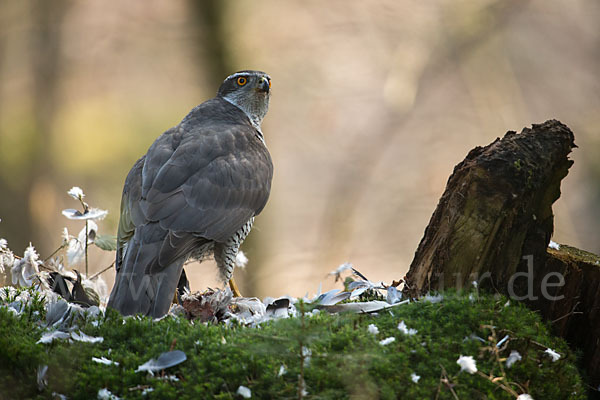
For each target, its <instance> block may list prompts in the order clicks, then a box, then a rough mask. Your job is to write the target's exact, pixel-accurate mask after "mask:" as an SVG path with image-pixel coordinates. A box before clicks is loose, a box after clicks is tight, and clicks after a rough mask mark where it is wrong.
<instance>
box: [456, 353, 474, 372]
mask: <svg viewBox="0 0 600 400" xmlns="http://www.w3.org/2000/svg"><path fill="white" fill-rule="evenodd" d="M456 363H457V364H458V365H460V370H461V371H467V372H468V373H470V374H474V373H475V372H477V365H476V363H475V360H474V359H473V356H463V355H461V356H460V357H458V360H456Z"/></svg>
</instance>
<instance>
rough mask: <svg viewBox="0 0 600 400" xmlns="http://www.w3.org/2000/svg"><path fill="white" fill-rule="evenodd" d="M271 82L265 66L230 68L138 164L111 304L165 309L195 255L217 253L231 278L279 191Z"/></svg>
mask: <svg viewBox="0 0 600 400" xmlns="http://www.w3.org/2000/svg"><path fill="white" fill-rule="evenodd" d="M270 88H271V78H270V77H269V76H268V75H267V74H265V73H264V72H259V71H241V72H237V73H235V74H233V75H231V76H229V77H227V79H225V81H224V82H223V83H222V84H221V87H220V88H219V91H218V93H217V96H216V97H215V98H213V99H210V100H208V101H206V102H204V103H202V104H200V105H199V106H197V107H196V108H194V109H193V110H192V111H191V112H190V113H189V114H188V115H187V116H186V117H185V118H184V119H183V120H182V121H181V122H180V123H179V125H177V126H175V127H173V128H171V129H169V130H168V131H166V132H165V133H163V134H162V135H161V136H159V137H158V139H156V141H155V142H154V143H153V144H152V146H150V149H149V150H148V152H147V153H146V155H145V156H143V157H142V158H140V159H139V160H138V161H137V162H136V163H135V165H134V166H133V168H132V169H131V171H130V172H129V174H128V175H127V178H126V180H125V187H124V188H123V197H122V199H121V216H120V220H119V230H118V235H117V247H118V248H117V259H116V264H115V265H116V270H117V275H116V278H115V285H114V287H113V289H112V292H111V294H110V299H109V302H108V306H109V307H112V308H114V309H116V310H118V311H120V312H121V313H122V314H124V315H131V314H136V313H141V314H146V315H150V316H153V317H161V316H163V315H165V314H166V313H167V312H168V311H169V307H170V305H171V302H172V299H173V296H174V294H175V289H176V287H177V284H178V282H179V279H180V276H181V273H182V269H183V264H184V262H185V261H186V260H187V259H189V258H196V259H199V260H202V259H204V258H206V257H207V256H209V255H214V258H215V260H216V262H217V266H218V268H219V271H220V274H221V277H222V278H223V280H224V281H225V282H226V281H228V280H230V279H231V277H232V273H233V267H234V261H235V258H236V255H237V253H238V249H239V247H240V245H241V244H242V242H243V241H244V239H245V238H246V236H247V235H248V233H249V232H250V229H251V227H252V223H253V221H254V217H255V216H256V215H258V214H259V213H260V212H261V211H262V209H263V207H264V206H265V204H266V202H267V199H268V198H269V192H270V190H271V179H272V177H273V165H272V162H271V156H270V155H269V151H268V150H267V147H266V145H265V140H264V137H263V134H262V131H261V123H262V120H263V118H264V117H265V115H266V114H267V110H268V107H269V98H270V95H271V89H270ZM232 282H233V281H232V280H231V281H230V284H232ZM233 286H234V285H233Z"/></svg>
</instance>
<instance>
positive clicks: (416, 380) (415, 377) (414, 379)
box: [410, 372, 421, 383]
mask: <svg viewBox="0 0 600 400" xmlns="http://www.w3.org/2000/svg"><path fill="white" fill-rule="evenodd" d="M410 379H412V381H413V382H414V383H419V379H421V376H419V375H417V374H415V373H414V372H413V373H412V374H410Z"/></svg>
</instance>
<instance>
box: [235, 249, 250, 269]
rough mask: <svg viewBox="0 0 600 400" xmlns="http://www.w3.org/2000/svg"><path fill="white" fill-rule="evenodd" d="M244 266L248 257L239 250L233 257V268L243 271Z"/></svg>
mask: <svg viewBox="0 0 600 400" xmlns="http://www.w3.org/2000/svg"><path fill="white" fill-rule="evenodd" d="M246 265H248V257H246V255H245V254H244V252H243V251H241V250H240V251H238V253H237V255H236V256H235V266H236V267H238V268H240V269H244V268H246Z"/></svg>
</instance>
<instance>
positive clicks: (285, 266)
mask: <svg viewBox="0 0 600 400" xmlns="http://www.w3.org/2000/svg"><path fill="white" fill-rule="evenodd" d="M599 27H600V2H598V1H596V0H570V1H568V2H565V1H558V0H536V1H524V0H512V1H511V0H482V1H471V0H462V1H457V0H452V1H451V0H431V1H418V0H412V1H408V0H403V1H398V0H371V1H368V2H367V1H347V0H331V1H317V0H294V1H276V0H264V1H252V0H236V1H233V0H228V1H226V0H220V1H210V0H201V1H200V0H198V1H196V0H187V1H186V0H146V1H136V2H131V1H129V2H121V1H101V0H91V1H74V0H54V1H48V0H24V1H9V0H0V218H1V219H2V221H1V222H0V237H2V238H6V239H7V240H8V244H9V246H10V247H11V248H12V249H13V250H14V251H15V253H17V254H22V252H23V250H24V248H25V247H26V246H27V244H28V243H29V242H30V241H31V242H32V243H33V244H34V246H36V248H37V249H38V250H39V251H40V252H41V253H42V255H43V256H47V255H49V254H50V253H51V252H52V251H53V250H54V249H55V248H56V247H58V246H59V245H60V244H61V241H62V239H61V232H62V229H63V227H64V226H67V227H68V228H69V231H70V232H71V233H72V234H77V232H78V231H79V230H80V229H81V227H82V224H81V222H77V221H69V220H67V219H66V218H64V217H63V216H62V215H61V212H60V211H61V210H62V209H64V208H75V207H77V206H78V205H77V203H76V202H75V201H74V200H73V199H71V198H70V197H68V196H67V193H66V192H67V190H68V189H69V188H71V187H72V186H80V187H82V188H83V190H84V191H85V193H86V195H87V197H86V200H87V201H88V202H89V203H90V204H91V205H93V206H96V207H99V208H103V209H108V210H109V215H108V217H107V218H106V219H105V220H103V221H100V222H99V225H100V233H104V234H108V233H110V234H114V233H115V232H116V226H117V223H118V215H119V204H120V196H121V190H122V186H123V182H124V179H125V176H126V175H127V173H128V171H129V169H130V168H131V166H132V165H133V163H134V162H135V161H136V160H137V159H138V158H139V157H140V156H141V155H142V154H144V153H145V152H146V150H147V148H148V147H149V146H150V144H151V143H152V142H153V141H154V139H155V138H156V137H157V136H158V135H160V134H161V133H162V132H163V131H165V130H166V129H168V128H169V127H171V126H173V125H175V124H177V123H178V122H179V121H180V120H181V118H183V117H184V116H185V115H186V114H187V112H188V111H189V110H190V109H191V108H192V107H194V106H195V105H197V104H199V103H201V102H203V101H204V100H206V99H208V98H210V97H213V96H214V94H215V92H216V90H217V88H218V86H219V84H220V83H221V81H222V80H223V79H224V78H225V77H226V76H227V75H228V74H230V73H232V72H234V71H236V70H240V69H259V70H263V71H266V72H268V73H269V74H270V75H271V77H272V79H273V96H272V99H271V107H270V111H269V114H268V115H267V118H266V119H265V122H264V125H263V131H264V133H265V137H266V140H267V144H268V146H269V149H270V151H271V154H272V156H273V161H274V165H275V176H274V181H273V189H272V193H271V199H270V201H269V203H268V204H267V207H266V208H265V210H264V211H263V214H262V215H261V216H260V217H259V218H258V219H257V221H256V223H255V228H254V230H253V231H252V234H251V235H250V237H249V239H248V240H247V243H246V244H245V245H244V246H243V249H244V250H245V252H246V255H247V256H248V258H249V259H250V263H249V265H248V267H247V268H246V270H244V271H237V272H236V276H237V277H238V281H239V283H240V286H241V289H242V292H243V293H244V294H245V295H257V296H266V295H270V296H277V295H282V294H291V295H300V296H301V295H303V294H304V293H305V292H306V291H310V292H311V293H314V292H315V291H316V289H317V287H318V285H319V282H323V289H328V288H330V287H332V286H333V285H334V283H333V279H331V278H326V274H327V272H329V271H331V270H333V269H335V268H336V267H337V266H338V265H339V264H341V263H343V262H351V263H353V264H354V265H355V266H356V267H357V268H358V269H359V270H360V271H362V272H363V273H364V274H365V275H367V277H369V278H370V279H372V280H384V281H391V280H392V279H400V278H402V277H403V276H404V274H405V272H406V270H407V269H408V265H409V263H410V261H411V260H412V256H413V254H414V251H415V249H416V247H417V245H418V243H419V240H420V239H421V237H422V235H423V231H424V229H425V227H426V225H427V223H428V221H429V218H430V216H431V214H432V212H433V210H434V208H435V206H436V204H437V201H438V199H439V196H440V195H441V193H442V192H443V190H444V187H445V184H446V180H447V178H448V176H449V175H450V174H451V172H452V169H453V167H454V165H456V164H457V163H458V162H460V161H461V160H462V159H463V158H464V157H465V155H466V154H467V152H468V151H469V150H470V149H471V148H473V147H474V146H478V145H486V144H488V143H490V142H491V141H492V140H494V139H495V138H496V137H497V136H502V135H503V134H504V133H505V132H506V131H507V130H516V131H520V130H521V129H522V128H523V127H525V126H530V125H531V124H532V123H539V122H543V121H545V120H546V119H550V118H556V119H559V120H561V121H562V122H563V123H566V124H567V125H568V126H569V127H570V128H571V129H572V130H573V131H574V133H575V137H576V143H577V144H578V145H579V149H576V150H575V151H574V153H573V154H572V158H573V159H574V160H575V164H574V166H573V167H572V168H571V171H570V173H569V175H568V176H567V178H566V179H565V180H564V181H563V185H562V193H563V194H562V197H561V198H560V200H559V201H558V202H557V203H556V204H555V207H554V210H555V214H556V220H555V234H554V240H555V241H557V242H561V243H568V244H571V245H574V246H578V247H581V248H583V249H586V250H589V251H593V252H596V253H598V252H600V227H599V224H598V222H599V221H600V209H599V207H598V204H599V203H600V157H599V156H598V155H599V152H600V77H599V75H600V29H599ZM90 257H91V271H99V270H100V269H102V268H104V267H106V266H108V265H109V264H110V263H111V262H112V260H113V257H114V253H107V252H102V251H100V250H99V249H95V248H94V249H92V251H91V254H90ZM79 269H80V270H81V269H82V268H81V267H80V268H79ZM187 271H188V276H189V277H190V280H191V283H192V289H193V290H200V289H203V288H205V287H207V286H213V287H214V286H215V285H216V284H217V280H216V278H217V272H216V269H215V267H214V264H212V262H211V263H208V262H207V263H204V264H202V265H201V266H197V265H189V266H188V267H187ZM113 275H114V270H111V271H109V272H107V273H105V274H104V275H103V277H104V278H105V279H106V281H107V283H108V285H109V287H111V286H112V281H113Z"/></svg>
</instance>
